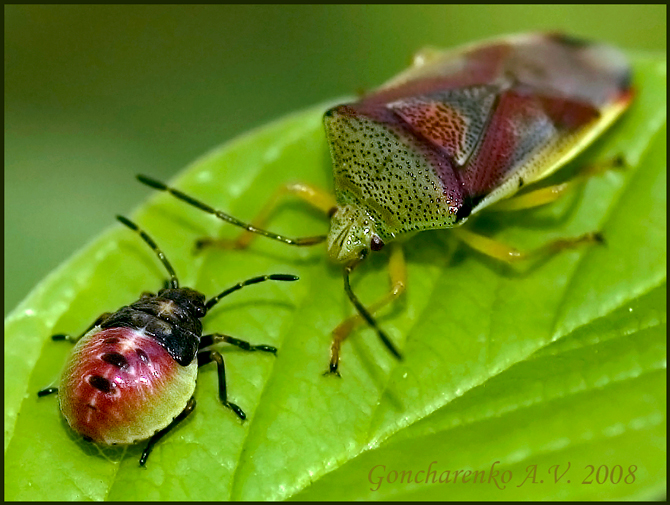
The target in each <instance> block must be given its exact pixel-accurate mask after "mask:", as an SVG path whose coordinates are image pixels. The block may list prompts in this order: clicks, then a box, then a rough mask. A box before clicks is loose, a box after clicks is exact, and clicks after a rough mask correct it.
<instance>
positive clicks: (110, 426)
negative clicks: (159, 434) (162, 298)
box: [59, 327, 198, 444]
mask: <svg viewBox="0 0 670 505" xmlns="http://www.w3.org/2000/svg"><path fill="white" fill-rule="evenodd" d="M197 373H198V366H197V360H194V361H193V363H191V364H190V365H188V366H181V365H179V364H178V363H177V362H176V361H175V360H174V359H173V358H172V357H171V356H170V355H169V354H168V352H167V351H166V350H165V348H164V347H163V346H161V345H160V344H159V343H158V342H157V341H156V340H155V339H154V338H153V337H151V336H150V335H147V334H145V333H144V332H143V331H142V330H136V329H132V328H109V329H105V330H100V328H99V327H97V328H94V329H93V330H91V331H90V332H89V333H88V334H87V335H85V336H84V337H83V338H82V339H81V340H80V341H79V342H78V343H77V345H76V346H75V347H74V349H73V351H72V354H71V355H70V357H69V359H68V361H67V363H66V366H65V370H64V371H63V375H62V376H61V381H60V387H59V398H60V405H61V410H62V412H63V415H64V416H65V418H66V419H67V421H68V423H69V424H70V426H71V427H72V429H74V430H75V431H77V432H78V433H80V434H82V435H84V436H85V437H88V438H90V439H92V440H93V441H95V442H98V443H103V444H130V443H133V442H137V441H140V440H144V439H147V438H149V437H150V436H151V435H153V434H154V433H155V432H156V431H158V430H160V429H162V428H165V427H166V426H167V425H168V424H169V423H170V422H171V421H172V420H173V419H174V418H175V417H176V416H177V415H178V414H179V413H180V412H181V411H182V410H183V409H184V406H185V405H186V403H187V402H188V400H189V398H190V397H191V396H192V395H193V392H194V390H195V384H196V376H197Z"/></svg>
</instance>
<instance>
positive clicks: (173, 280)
mask: <svg viewBox="0 0 670 505" xmlns="http://www.w3.org/2000/svg"><path fill="white" fill-rule="evenodd" d="M116 219H118V220H119V221H121V222H122V223H123V224H125V225H126V226H127V227H128V228H130V229H131V230H133V231H136V232H137V233H139V235H140V237H142V239H143V240H144V241H145V242H146V243H147V244H148V245H149V247H151V249H152V250H153V251H154V252H155V253H156V256H158V259H159V260H161V263H163V266H164V267H165V269H166V270H167V271H168V274H170V287H171V288H173V289H177V288H178V287H179V280H178V279H177V274H176V273H175V271H174V268H172V265H170V262H169V261H168V259H167V257H166V256H165V254H164V253H163V251H161V250H160V248H159V247H158V246H157V245H156V242H154V241H153V239H152V238H151V237H150V236H149V235H147V233H146V232H145V231H144V230H142V229H141V228H140V227H139V226H137V225H136V224H135V223H133V222H132V221H131V220H130V219H128V218H126V217H123V216H116Z"/></svg>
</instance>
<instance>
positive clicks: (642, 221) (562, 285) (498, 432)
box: [5, 55, 667, 501]
mask: <svg viewBox="0 0 670 505" xmlns="http://www.w3.org/2000/svg"><path fill="white" fill-rule="evenodd" d="M634 61H635V70H636V72H635V75H636V89H637V91H638V94H637V96H636V98H635V102H634V104H633V106H632V107H631V109H630V111H628V112H627V113H626V115H625V116H624V117H623V118H622V120H621V121H619V122H618V123H617V124H616V125H615V126H614V127H613V128H612V130H611V131H609V132H608V133H606V134H605V135H604V137H603V138H602V139H600V140H599V141H598V142H597V143H596V144H595V145H594V146H592V147H591V148H589V149H588V150H587V151H586V152H585V153H584V154H583V155H582V156H580V159H579V160H577V161H576V162H575V163H573V164H572V165H571V166H570V167H566V169H565V171H562V172H561V173H559V174H556V177H557V178H559V179H560V177H565V175H566V174H569V173H570V171H571V170H575V169H576V168H577V167H578V165H579V164H582V163H588V162H591V161H594V160H604V159H607V158H608V157H611V156H614V155H617V154H623V155H624V156H625V158H626V160H627V161H628V164H629V167H628V168H627V169H625V170H621V171H618V170H617V171H614V170H613V171H609V172H607V173H605V174H603V175H601V176H598V177H594V178H592V179H591V180H589V181H588V182H587V183H586V185H585V186H584V187H583V188H582V189H580V190H579V191H577V192H575V194H574V195H570V196H568V197H566V198H565V199H563V201H561V202H557V203H556V204H554V205H550V206H547V207H546V208H544V209H537V210H533V211H526V212H519V213H509V212H508V213H495V212H490V213H488V214H487V215H483V216H482V217H481V218H480V219H479V220H477V222H474V223H473V227H474V228H475V229H477V230H479V231H482V232H485V233H487V234H489V235H491V236H494V237H496V238H499V239H500V240H502V241H504V242H507V243H510V244H514V245H515V246H518V247H519V248H520V249H530V248H532V247H536V246H538V245H540V244H542V243H545V242H547V241H549V240H552V239H555V238H560V237H570V236H577V235H580V234H582V233H585V232H588V231H592V230H601V231H602V232H603V233H604V236H605V237H606V242H607V243H606V245H605V246H597V247H584V248H581V249H579V250H571V251H566V252H562V253H560V254H558V255H555V256H553V257H551V258H550V259H548V260H547V261H545V262H543V263H541V264H538V265H533V266H529V267H521V268H508V267H506V266H501V265H498V264H496V263H495V262H494V261H492V260H490V259H488V258H485V257H483V256H481V255H478V254H476V253H472V252H471V251H469V250H467V249H466V248H465V247H464V246H462V245H459V244H458V243H457V242H456V241H455V240H453V238H452V237H451V236H450V234H449V232H448V231H435V232H425V233H422V234H419V235H417V236H415V237H413V238H412V239H411V240H409V241H408V242H407V244H406V247H405V251H406V256H407V260H408V278H409V285H408V289H407V293H406V296H404V297H403V299H402V300H401V301H400V302H399V303H397V304H396V305H394V306H393V307H392V308H390V309H386V310H384V311H382V312H381V313H380V314H379V322H380V324H381V325H382V326H383V327H384V329H385V330H386V331H388V333H389V334H390V336H391V338H392V339H393V340H394V342H396V343H397V344H398V346H399V348H400V349H402V350H403V354H404V356H405V359H404V360H403V361H402V362H397V361H395V360H394V359H393V358H392V357H391V356H390V355H389V354H388V352H387V351H386V350H385V349H384V348H383V347H382V346H381V344H380V342H379V341H378V340H377V339H376V337H375V336H374V333H373V332H372V331H370V330H369V329H368V328H361V329H359V330H357V331H356V332H355V333H354V334H353V335H352V337H351V338H350V339H348V340H347V341H346V342H345V343H344V345H343V348H342V363H341V372H342V378H341V379H337V378H335V377H324V376H322V372H323V371H325V369H326V366H327V362H328V355H329V341H330V332H331V330H332V329H333V328H334V327H335V326H336V325H337V324H338V323H339V322H340V321H341V320H342V319H343V318H345V317H346V316H348V315H350V314H351V313H352V312H353V309H352V307H351V306H350V304H349V302H348V301H347V299H346V296H345V294H344V292H343V289H342V278H341V271H340V269H339V268H338V267H337V266H334V265H331V264H329V263H328V261H327V258H326V255H325V252H324V247H323V246H317V247H313V248H302V249H299V248H291V247H289V246H285V245H282V244H279V243H275V242H273V241H270V240H266V239H262V238H259V239H257V240H256V241H255V242H253V244H252V246H251V247H250V248H249V249H248V250H245V251H223V250H208V251H206V252H205V253H202V254H199V255H194V254H193V252H192V247H193V242H194V240H195V239H196V238H197V237H200V236H205V235H219V236H223V237H229V238H232V237H235V236H236V235H237V233H238V230H236V229H234V228H233V227H231V226H230V225H227V224H224V223H221V222H219V221H217V220H215V219H214V218H212V217H211V216H207V215H205V214H204V213H201V212H199V211H197V210H196V209H193V208H189V207H187V206H185V205H184V204H183V203H181V202H178V201H175V200H174V199H173V198H171V197H170V196H169V195H165V194H160V195H152V196H151V198H150V199H149V201H148V203H146V204H145V205H143V206H142V207H141V208H140V209H139V210H138V211H137V213H135V215H134V216H133V218H134V219H135V220H136V221H137V222H138V223H140V224H141V226H142V227H144V228H145V229H146V230H147V231H148V232H149V233H150V234H151V236H152V237H153V238H154V239H155V240H156V242H157V243H158V244H159V245H160V247H161V248H162V249H163V251H165V253H166V254H167V256H168V257H169V258H170V260H171V261H172V263H173V265H174V267H175V269H176V271H177V272H178V274H179V276H180V280H181V282H182V285H186V286H194V287H197V289H199V290H201V291H202V292H204V293H205V294H207V295H209V296H211V295H214V294H216V293H218V292H219V291H221V290H222V289H223V288H225V287H228V286H230V285H232V284H235V283H236V282H238V281H240V280H243V279H246V278H249V277H252V276H255V275H259V274H265V273H295V274H298V275H299V276H300V277H301V280H300V281H299V282H296V283H279V282H275V283H271V282H268V283H264V284H260V285H258V286H254V287H248V288H245V289H244V290H242V291H241V292H239V293H236V294H234V295H232V296H231V297H230V298H229V299H226V300H225V301H224V302H222V303H221V304H220V306H217V308H216V309H214V310H213V311H212V313H211V314H209V315H208V316H207V318H206V319H205V331H206V332H214V331H218V332H223V333H227V334H231V335H235V336H237V337H239V338H243V339H246V340H249V341H251V342H254V343H267V344H271V345H275V346H277V347H278V348H279V349H280V351H279V355H278V356H277V358H274V357H272V356H269V355H258V354H254V353H245V352H243V351H240V350H237V349H225V352H224V357H225V359H226V364H227V372H228V373H227V379H228V389H229V395H230V397H231V399H232V400H233V401H234V402H236V403H237V404H239V405H240V406H241V407H242V408H243V409H244V410H245V411H246V413H247V414H248V416H249V420H248V421H247V422H246V423H244V424H241V423H240V422H239V421H238V420H237V419H236V418H235V416H234V415H233V414H232V413H231V412H230V411H228V410H227V409H225V408H224V407H222V406H221V404H220V403H219V401H218V398H217V394H216V370H215V369H214V367H211V366H208V367H205V368H203V369H202V371H201V374H200V377H199V380H198V388H197V391H196V399H197V402H198V406H197V408H196V411H195V413H194V414H193V415H192V416H191V417H189V418H188V419H187V420H186V421H185V422H184V423H183V424H182V425H180V426H179V427H178V428H177V429H176V430H174V431H173V432H172V433H171V434H170V435H168V436H167V437H166V438H165V439H164V440H163V441H161V442H160V443H159V444H158V445H157V446H156V448H155V450H154V452H153V453H152V455H151V458H150V459H149V461H148V464H147V467H146V468H140V467H139V466H138V459H139V456H140V454H141V451H142V449H143V444H138V445H136V446H131V447H129V448H107V449H104V450H102V449H99V448H97V447H96V446H94V445H91V444H88V443H86V442H84V441H82V440H80V439H79V438H78V437H77V436H76V435H74V434H73V433H72V432H71V431H70V430H69V428H68V427H67V423H66V422H65V421H64V420H63V419H62V417H61V416H60V414H59V411H58V406H57V400H56V398H53V397H45V398H39V399H38V398H37V396H36V394H35V393H36V391H38V390H39V389H41V388H44V387H46V386H49V385H50V384H54V383H55V382H56V381H57V378H58V373H59V370H60V369H61V367H62V365H63V363H64V360H65V358H66V356H67V353H68V352H69V347H68V344H66V343H60V342H53V341H51V340H50V339H49V335H51V334H53V333H61V332H65V333H71V334H78V333H79V332H81V331H82V330H83V329H84V328H85V327H87V326H88V324H90V322H91V321H93V320H94V319H95V318H96V317H97V316H98V315H99V314H100V313H101V312H104V311H109V310H114V309H115V308H117V307H120V306H122V305H124V304H128V303H129V302H131V301H133V300H134V299H136V298H137V296H138V294H139V293H141V292H142V291H146V290H156V289H158V288H159V287H160V286H161V284H162V280H163V279H164V278H165V272H164V271H163V270H162V267H161V266H160V264H159V263H158V262H157V260H156V258H155V257H154V256H153V255H152V254H151V252H150V251H149V250H148V248H147V247H146V245H145V244H143V243H142V242H141V241H140V240H139V239H138V238H137V236H136V235H134V234H132V233H131V232H129V230H127V229H126V228H123V227H121V226H119V225H115V226H113V227H111V228H110V230H108V231H106V232H105V233H103V234H102V235H101V236H100V237H99V238H98V239H96V240H94V241H93V242H92V243H91V244H90V245H88V246H87V247H86V248H85V249H84V250H82V251H81V252H80V253H78V254H77V255H76V256H75V257H74V258H72V259H71V260H70V261H69V262H67V263H66V264H64V265H63V266H62V267H60V268H59V269H58V270H57V271H55V272H53V273H52V274H51V275H50V276H48V277H47V278H46V279H45V280H44V281H43V282H42V283H41V284H39V285H38V286H37V287H36V288H35V290H34V291H33V292H32V293H31V294H30V295H29V296H28V298H26V299H25V300H24V301H23V302H22V303H21V304H20V305H19V307H18V308H17V309H16V310H15V311H14V312H13V313H12V314H11V315H10V316H9V317H8V318H7V320H6V321H5V499H8V500H71V499H113V500H133V501H137V500H145V499H146V500H226V499H238V500H242V499H256V500H266V499H283V498H296V499H305V500H308V499H309V500H314V499H408V500H416V499H454V500H484V499H495V500H501V499H535V500H540V499H570V500H586V499H649V498H655V497H660V496H662V495H663V493H664V492H665V485H666V484H665V482H666V480H665V479H666V477H665V476H666V462H665V461H666V427H665V424H666V415H665V411H666V382H665V381H666V374H665V368H666V345H665V334H666V276H667V274H666V151H665V149H666V134H667V132H666V112H665V111H666V102H665V96H666V66H665V60H664V58H652V57H648V56H644V55H640V56H637V57H636V58H635V60H634ZM323 110H325V106H319V107H316V108H314V109H312V110H309V111H306V112H303V113H300V114H295V115H293V116H290V117H287V118H284V119H283V120H281V121H279V122H277V123H274V124H271V125H269V126H267V127H265V128H262V129H260V130H257V131H254V132H252V133H250V134H248V135H246V136H244V137H241V138H239V139H237V140H235V141H233V142H231V143H229V144H226V145H225V146H223V147H222V148H220V149H217V150H215V151H213V152H212V153H210V154H208V155H206V156H204V157H203V158H201V159H199V160H197V161H196V162H194V163H193V164H192V165H191V166H190V167H188V168H187V169H186V170H185V172H184V173H183V175H182V176H181V177H180V178H179V179H177V180H176V181H174V185H175V186H177V187H179V188H181V189H183V190H184V191H187V192H189V193H191V194H193V195H197V196H198V197H199V198H201V199H202V200H203V201H205V202H208V203H209V204H211V205H214V206H216V207H218V208H221V209H223V210H225V211H227V212H229V213H231V214H233V215H235V216H237V217H239V218H241V219H249V220H250V219H251V218H253V216H254V215H255V213H256V212H257V211H258V209H259V208H260V207H261V206H262V205H263V203H264V202H265V201H266V200H267V199H268V198H269V197H270V196H271V195H272V193H273V192H274V190H275V189H276V188H277V187H279V186H280V185H281V184H282V183H286V182H291V181H305V182H309V183H312V184H314V185H317V186H321V187H326V188H329V187H330V186H331V181H330V174H329V170H330V162H329V154H328V150H327V146H326V142H325V139H324V136H323V132H322V126H321V114H322V112H323ZM130 183H131V181H129V184H130ZM110 214H111V213H110ZM110 222H111V215H110ZM267 228H269V229H272V230H276V231H277V232H279V233H282V234H285V235H287V236H306V235H316V234H321V233H326V231H327V221H326V220H325V219H324V218H323V217H322V216H320V215H318V214H317V213H315V212H311V211H309V210H307V209H305V207H304V206H303V205H301V204H299V203H295V202H288V203H286V204H285V205H282V206H281V207H280V209H279V210H278V212H277V213H276V214H275V215H274V216H273V218H272V219H271V221H270V223H269V224H268V226H267ZM387 259H388V258H387V255H386V254H385V253H383V252H382V253H378V254H374V255H372V257H371V258H370V259H369V260H368V261H367V262H366V264H365V265H364V266H362V267H360V268H359V269H358V270H357V271H356V272H355V273H354V276H353V279H352V283H353V287H354V290H355V291H356V293H357V294H358V295H359V297H360V298H361V299H362V300H363V301H365V302H370V301H373V300H375V299H376V298H377V297H379V296H381V295H382V294H383V293H384V291H385V290H386V289H387V286H388V280H387V274H386V271H385V264H386V261H387ZM433 462H434V463H433ZM496 462H499V463H496ZM568 464H569V465H570V466H569V468H568ZM492 465H494V468H493V472H492V471H491V468H492ZM557 465H558V466H557ZM589 465H592V466H593V467H594V471H593V472H592V473H590V472H591V470H590V467H589ZM617 465H618V466H617ZM565 470H567V473H565V475H564V476H563V477H561V476H562V475H563V473H564V472H565ZM403 471H404V472H405V473H402V472H403ZM408 471H411V472H412V476H411V478H410V475H409V474H408V473H407V472H408ZM422 471H423V473H418V472H422ZM428 471H431V472H432V471H434V472H435V473H434V474H430V475H429V474H428ZM446 471H450V472H451V473H449V474H447V473H445V472H446ZM456 471H460V473H459V474H458V475H457V476H456V477H454V472H456ZM466 471H471V472H475V471H478V472H481V473H480V474H477V476H476V477H473V475H475V474H468V475H467V478H465V479H464V477H465V476H466V474H465V472H466ZM496 471H499V472H500V474H498V475H496V474H495V472H496ZM394 472H395V473H394ZM605 472H606V473H607V476H606V479H605ZM617 472H620V473H621V478H620V479H621V480H620V482H619V481H618V475H619V473H617ZM508 476H509V477H510V478H511V480H509V481H508V480H507V477H508ZM447 477H448V478H449V482H448V483H446V484H443V483H440V482H439V480H440V479H442V480H444V479H446V478H447ZM557 477H561V479H558V482H556V481H555V479H556V478H557ZM380 479H381V480H380ZM433 479H434V480H435V483H433ZM480 479H484V480H483V481H481V480H480ZM491 479H493V480H491ZM454 480H455V481H456V482H454ZM472 480H476V482H474V483H473V482H472ZM585 480H586V481H589V480H590V481H592V482H593V483H592V484H586V483H584V481H585ZM603 480H606V482H604V483H601V482H603ZM568 481H570V482H569V483H568ZM615 482H618V483H615ZM503 486H505V488H504V489H500V488H502V487H503Z"/></svg>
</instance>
